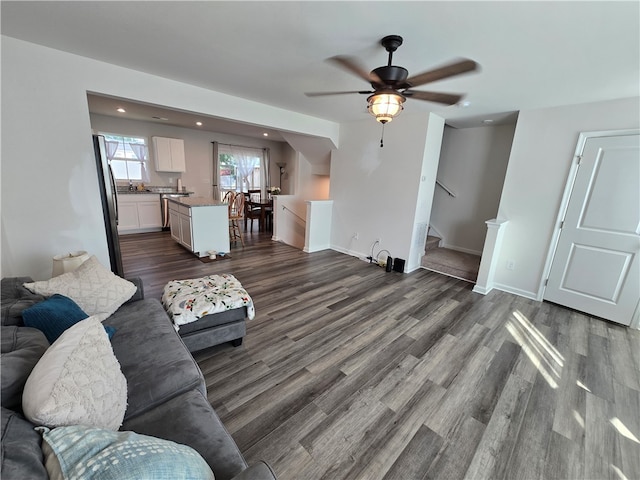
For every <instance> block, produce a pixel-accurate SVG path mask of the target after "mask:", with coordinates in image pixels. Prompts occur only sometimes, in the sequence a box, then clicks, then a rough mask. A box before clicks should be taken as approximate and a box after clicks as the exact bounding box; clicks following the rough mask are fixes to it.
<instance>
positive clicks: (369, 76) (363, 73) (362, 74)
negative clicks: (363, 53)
mask: <svg viewBox="0 0 640 480" xmlns="http://www.w3.org/2000/svg"><path fill="white" fill-rule="evenodd" d="M327 61H329V62H331V63H334V64H335V65H337V66H338V67H340V68H342V69H343V70H346V71H347V72H350V73H352V74H354V75H355V76H356V77H359V78H361V79H363V80H364V81H365V82H367V83H377V84H382V80H380V77H378V75H376V74H375V73H373V72H369V71H368V70H367V69H366V68H364V67H363V66H362V65H361V64H360V61H359V60H358V59H357V58H356V57H350V56H347V55H337V56H335V57H331V58H328V59H327Z"/></svg>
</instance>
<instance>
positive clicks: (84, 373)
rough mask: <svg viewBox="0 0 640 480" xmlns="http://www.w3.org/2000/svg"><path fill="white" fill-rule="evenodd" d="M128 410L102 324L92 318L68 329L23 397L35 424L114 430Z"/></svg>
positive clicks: (33, 374) (42, 362)
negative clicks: (83, 426) (82, 426)
mask: <svg viewBox="0 0 640 480" xmlns="http://www.w3.org/2000/svg"><path fill="white" fill-rule="evenodd" d="M126 408H127V380H126V378H125V377H124V375H123V374H122V371H121V370H120V364H119V363H118V360H117V359H116V357H115V355H114V354H113V349H112V348H111V342H110V341H109V338H108V336H107V333H106V332H105V330H104V327H103V325H102V324H101V323H100V322H99V321H98V320H97V319H96V318H93V317H89V318H87V319H86V320H81V321H80V322H78V323H76V324H75V325H74V326H72V327H71V328H69V329H68V330H66V331H65V332H64V333H63V334H62V335H61V336H60V337H59V338H58V339H57V340H56V341H55V342H54V343H53V345H51V346H50V347H49V348H48V349H47V351H46V352H45V353H44V355H43V356H42V358H41V359H40V360H39V361H38V363H37V364H36V366H35V367H34V369H33V371H32V372H31V375H29V378H28V379H27V383H26V384H25V387H24V391H23V394H22V409H23V410H24V414H25V416H26V417H27V418H28V419H29V420H30V421H31V422H32V423H35V424H36V425H45V426H47V427H51V428H53V427H59V426H64V425H85V426H89V427H97V428H106V429H111V430H117V429H118V428H119V427H120V425H122V420H123V419H124V414H125V410H126Z"/></svg>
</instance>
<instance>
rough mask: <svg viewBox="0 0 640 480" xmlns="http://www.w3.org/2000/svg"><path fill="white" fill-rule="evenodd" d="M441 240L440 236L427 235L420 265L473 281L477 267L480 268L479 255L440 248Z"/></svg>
mask: <svg viewBox="0 0 640 480" xmlns="http://www.w3.org/2000/svg"><path fill="white" fill-rule="evenodd" d="M441 242H442V239H441V238H440V237H436V236H434V235H427V242H426V244H425V255H424V256H423V257H422V261H421V266H422V267H424V268H426V269H427V270H431V271H434V272H438V273H442V274H444V275H448V276H450V277H454V278H459V279H460V280H465V281H467V282H472V283H475V281H476V278H477V277H478V269H479V268H480V257H479V256H478V255H472V254H470V253H464V252H459V251H456V250H451V249H448V248H441V247H440V243H441Z"/></svg>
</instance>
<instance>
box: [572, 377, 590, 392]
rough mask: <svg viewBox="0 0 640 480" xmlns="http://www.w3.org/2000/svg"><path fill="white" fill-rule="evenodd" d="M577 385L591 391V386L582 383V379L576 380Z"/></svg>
mask: <svg viewBox="0 0 640 480" xmlns="http://www.w3.org/2000/svg"><path fill="white" fill-rule="evenodd" d="M576 385H578V386H579V387H580V388H582V389H583V390H586V391H587V392H589V393H591V390H589V387H587V386H586V385H585V384H584V383H582V382H581V381H580V380H576Z"/></svg>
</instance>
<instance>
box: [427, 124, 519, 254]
mask: <svg viewBox="0 0 640 480" xmlns="http://www.w3.org/2000/svg"><path fill="white" fill-rule="evenodd" d="M514 131H515V125H500V126H495V127H475V128H460V129H457V128H451V127H445V129H444V138H443V140H442V154H441V156H440V164H439V166H438V179H439V180H440V181H441V182H442V183H443V184H444V185H446V186H447V187H448V188H449V189H451V191H453V192H454V193H455V195H456V196H455V197H452V196H450V195H449V194H448V193H447V192H445V191H444V190H443V189H442V188H440V187H439V186H436V189H435V192H434V196H433V209H432V210H431V225H433V227H434V228H435V229H436V230H437V231H438V232H440V234H441V235H442V239H443V246H444V247H447V248H452V249H455V250H460V251H463V252H467V253H474V254H476V255H480V254H481V252H482V247H483V245H484V239H485V235H486V233H487V227H486V224H485V222H486V221H487V220H489V219H491V218H495V216H496V213H497V212H498V204H499V203H500V194H501V193H502V186H503V183H504V176H505V173H506V171H507V164H508V162H509V153H510V152H511V143H512V142H513V134H514Z"/></svg>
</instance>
